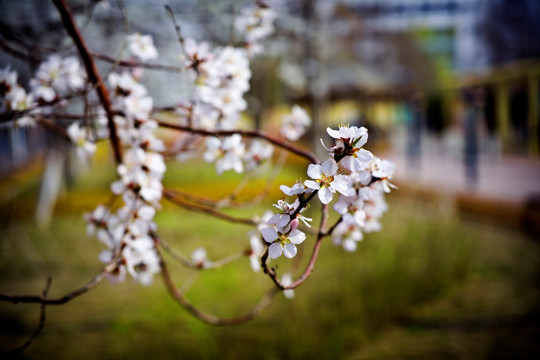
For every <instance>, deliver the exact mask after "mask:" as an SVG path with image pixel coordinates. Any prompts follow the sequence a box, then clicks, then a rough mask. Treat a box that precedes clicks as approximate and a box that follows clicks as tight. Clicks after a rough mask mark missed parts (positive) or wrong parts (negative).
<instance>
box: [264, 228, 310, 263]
mask: <svg viewBox="0 0 540 360" xmlns="http://www.w3.org/2000/svg"><path fill="white" fill-rule="evenodd" d="M261 234H262V236H263V239H264V241H266V242H267V243H269V244H270V246H269V247H268V255H269V256H270V258H272V259H275V258H278V257H280V256H281V254H283V255H285V257H287V258H292V257H294V256H295V255H296V252H297V251H298V250H297V249H296V245H298V244H301V243H302V242H303V241H304V240H305V239H306V234H304V233H303V232H302V231H300V230H298V229H291V230H289V231H287V232H281V231H278V230H277V229H276V228H275V227H266V228H263V229H262V230H261Z"/></svg>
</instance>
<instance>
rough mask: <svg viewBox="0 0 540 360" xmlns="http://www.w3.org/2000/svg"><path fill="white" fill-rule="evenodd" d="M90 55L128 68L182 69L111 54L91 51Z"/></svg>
mask: <svg viewBox="0 0 540 360" xmlns="http://www.w3.org/2000/svg"><path fill="white" fill-rule="evenodd" d="M92 56H93V57H95V58H96V59H98V60H102V61H105V62H108V63H112V64H116V65H117V66H122V67H129V68H137V67H138V68H145V69H149V70H166V71H173V72H182V71H183V70H184V69H183V68H181V67H178V66H171V65H162V64H149V63H145V62H140V61H134V60H118V59H116V58H114V57H112V56H109V55H105V54H98V53H92Z"/></svg>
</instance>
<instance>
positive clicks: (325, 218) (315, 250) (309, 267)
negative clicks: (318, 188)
mask: <svg viewBox="0 0 540 360" xmlns="http://www.w3.org/2000/svg"><path fill="white" fill-rule="evenodd" d="M321 211H322V216H321V223H320V225H319V234H318V235H317V240H316V241H315V245H314V246H313V252H312V253H311V258H310V259H309V263H308V264H307V266H306V269H305V270H304V273H303V274H302V275H301V276H300V277H299V278H298V279H297V280H296V281H295V282H293V283H292V284H291V285H289V286H286V287H285V289H294V288H297V287H298V286H299V285H300V284H302V283H303V282H304V281H305V280H306V279H307V278H308V277H309V275H311V273H312V272H313V267H314V266H315V262H316V261H317V256H318V255H319V250H320V248H321V244H322V239H323V238H324V233H325V231H324V228H325V227H326V222H327V221H328V204H325V205H323V206H322V209H321Z"/></svg>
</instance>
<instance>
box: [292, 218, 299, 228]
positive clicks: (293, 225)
mask: <svg viewBox="0 0 540 360" xmlns="http://www.w3.org/2000/svg"><path fill="white" fill-rule="evenodd" d="M297 227H298V219H293V220H291V231H292V230H296V228H297Z"/></svg>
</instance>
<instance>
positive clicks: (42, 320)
mask: <svg viewBox="0 0 540 360" xmlns="http://www.w3.org/2000/svg"><path fill="white" fill-rule="evenodd" d="M51 282H52V278H51V277H50V276H49V277H48V278H47V282H46V284H45V288H44V289H43V293H42V295H43V297H47V294H48V293H49V289H50V288H51ZM46 306H47V305H46V304H45V303H42V304H41V313H40V316H39V323H38V326H37V328H36V330H35V331H34V333H33V334H32V336H30V338H28V340H26V341H25V342H24V344H22V345H21V346H19V347H17V348H15V349H13V350H11V351H9V352H10V353H21V352H23V351H24V350H25V349H26V348H27V347H29V346H30V344H32V341H34V339H35V338H36V337H37V336H38V335H39V334H40V333H41V330H43V326H44V325H45V307H46Z"/></svg>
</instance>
